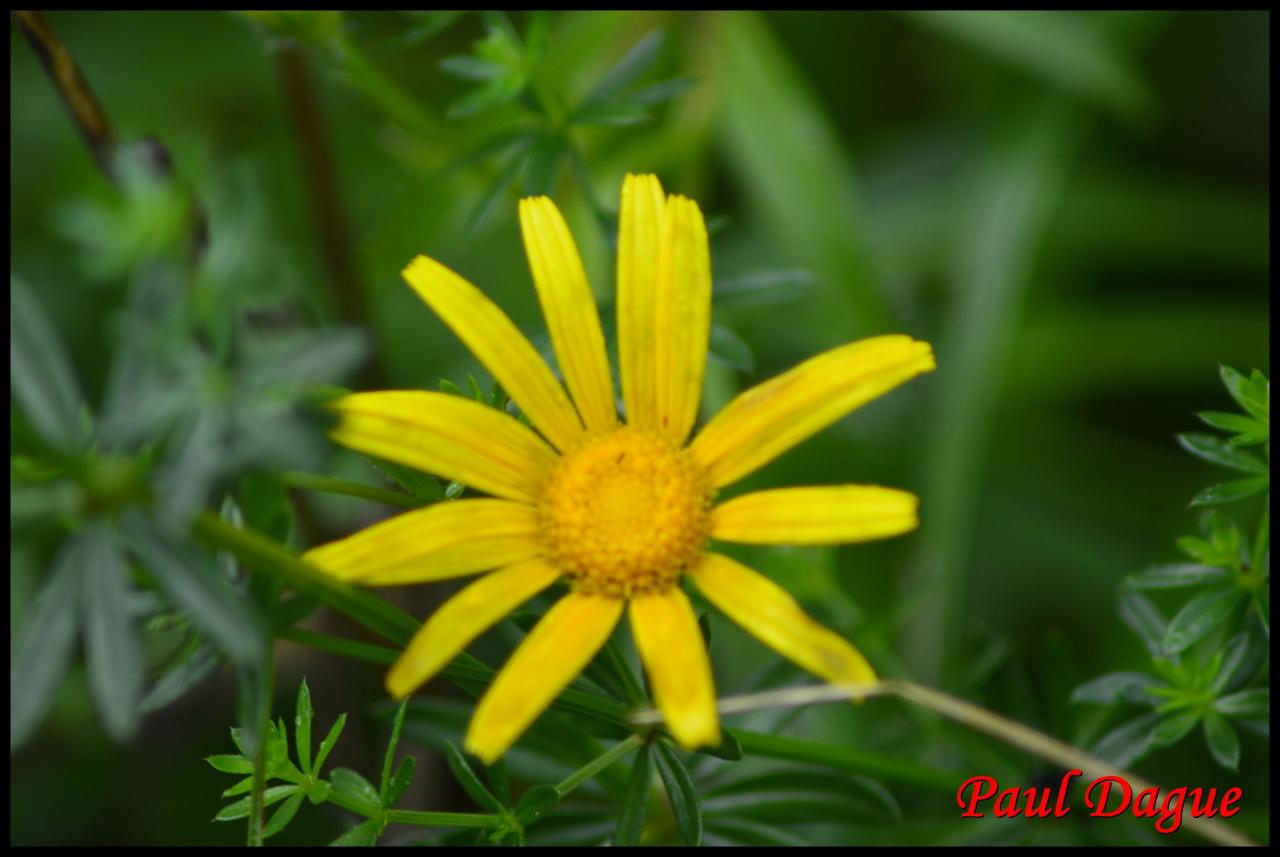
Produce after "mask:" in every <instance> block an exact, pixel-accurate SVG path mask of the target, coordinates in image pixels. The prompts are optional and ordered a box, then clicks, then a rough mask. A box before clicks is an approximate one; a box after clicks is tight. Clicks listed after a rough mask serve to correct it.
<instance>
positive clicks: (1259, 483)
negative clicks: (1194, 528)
mask: <svg viewBox="0 0 1280 857" xmlns="http://www.w3.org/2000/svg"><path fill="white" fill-rule="evenodd" d="M1270 482H1271V479H1270V477H1269V476H1250V477H1249V478H1247V479H1236V480H1233V481H1231V482H1221V483H1219V484H1217V485H1210V486H1209V487H1208V488H1206V489H1204V490H1203V491H1201V492H1200V493H1199V494H1197V495H1196V496H1195V497H1193V498H1192V500H1191V505H1192V506H1213V505H1217V504H1218V503H1234V502H1235V501H1236V500H1243V499H1244V498H1245V497H1252V496H1253V495H1254V494H1257V493H1259V492H1261V491H1265V490H1267V486H1268V485H1269V484H1270Z"/></svg>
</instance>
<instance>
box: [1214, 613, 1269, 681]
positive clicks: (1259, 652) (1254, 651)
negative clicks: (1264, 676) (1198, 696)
mask: <svg viewBox="0 0 1280 857" xmlns="http://www.w3.org/2000/svg"><path fill="white" fill-rule="evenodd" d="M1266 659H1267V641H1266V639H1265V638H1264V636H1263V635H1262V634H1258V633H1254V632H1253V631H1252V630H1251V628H1249V627H1246V628H1245V630H1243V631H1241V632H1240V633H1239V634H1236V635H1235V636H1234V637H1232V638H1231V639H1230V640H1229V641H1228V642H1227V644H1226V645H1225V646H1224V647H1223V656H1222V665H1221V666H1220V667H1219V668H1218V674H1217V676H1215V677H1214V680H1213V685H1212V690H1213V692H1214V693H1223V692H1226V691H1232V690H1235V689H1236V688H1238V687H1240V686H1242V685H1244V684H1245V683H1246V682H1248V681H1249V679H1251V678H1253V676H1254V674H1255V673H1257V672H1258V670H1259V669H1260V668H1261V667H1262V664H1263V663H1264V662H1265V661H1266Z"/></svg>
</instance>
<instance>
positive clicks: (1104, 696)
mask: <svg viewBox="0 0 1280 857" xmlns="http://www.w3.org/2000/svg"><path fill="white" fill-rule="evenodd" d="M1159 684H1160V680H1159V679H1156V678H1153V677H1152V676H1149V675H1145V674H1144V673H1135V672H1118V673H1108V674H1107V675H1101V676H1098V677H1097V678H1095V679H1093V680H1092V681H1087V682H1085V683H1084V684H1082V685H1080V686H1079V687H1077V688H1076V689H1075V691H1074V692H1072V694H1071V701H1072V702H1095V703H1099V704H1102V705H1112V704H1114V703H1116V702H1122V701H1123V702H1132V703H1134V704H1137V705H1142V704H1144V703H1148V702H1150V701H1151V700H1152V697H1151V695H1150V694H1149V693H1148V692H1147V691H1148V688H1151V687H1155V686H1158V685H1159Z"/></svg>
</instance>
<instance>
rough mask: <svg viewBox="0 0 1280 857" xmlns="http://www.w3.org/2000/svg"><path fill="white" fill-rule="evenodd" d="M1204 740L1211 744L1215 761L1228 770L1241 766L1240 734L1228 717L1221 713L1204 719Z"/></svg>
mask: <svg viewBox="0 0 1280 857" xmlns="http://www.w3.org/2000/svg"><path fill="white" fill-rule="evenodd" d="M1204 740H1205V742H1206V743H1207V744H1208V745H1209V752H1210V753H1212V754H1213V758H1214V761H1216V762H1217V763H1218V764H1219V765H1221V766H1222V767H1224V768H1226V769H1227V770H1230V771H1234V770H1236V769H1238V768H1239V767H1240V736H1238V735H1236V730H1235V728H1234V727H1232V725H1231V723H1230V722H1229V721H1228V720H1227V718H1225V717H1223V716H1222V715H1221V714H1210V715H1209V716H1208V717H1206V718H1205V719H1204Z"/></svg>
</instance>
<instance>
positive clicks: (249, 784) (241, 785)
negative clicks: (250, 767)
mask: <svg viewBox="0 0 1280 857" xmlns="http://www.w3.org/2000/svg"><path fill="white" fill-rule="evenodd" d="M252 789H253V777H252V776H248V777H245V778H244V779H243V780H241V781H240V782H238V783H236V784H235V785H234V786H232V787H231V788H229V789H225V790H224V791H223V792H222V796H223V797H235V796H236V795H242V794H244V793H245V792H247V791H250V790H252Z"/></svg>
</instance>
